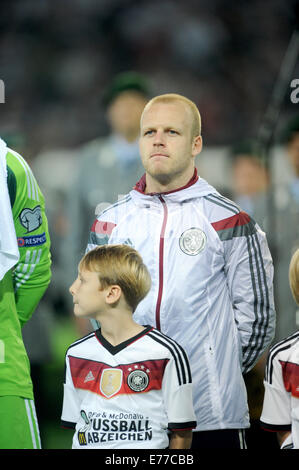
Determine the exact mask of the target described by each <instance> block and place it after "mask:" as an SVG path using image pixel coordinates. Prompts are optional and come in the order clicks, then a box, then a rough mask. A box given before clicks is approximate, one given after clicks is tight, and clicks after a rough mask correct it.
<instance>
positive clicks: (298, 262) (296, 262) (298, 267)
mask: <svg viewBox="0 0 299 470" xmlns="http://www.w3.org/2000/svg"><path fill="white" fill-rule="evenodd" d="M289 280H290V288H291V291H292V294H293V297H294V299H295V301H296V303H297V304H298V305H299V248H298V249H297V250H296V251H295V253H294V254H293V256H292V258H291V262H290V268H289Z"/></svg>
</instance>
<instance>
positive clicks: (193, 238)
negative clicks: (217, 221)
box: [179, 227, 207, 256]
mask: <svg viewBox="0 0 299 470" xmlns="http://www.w3.org/2000/svg"><path fill="white" fill-rule="evenodd" d="M206 241H207V237H206V234H205V233H204V232H203V231H202V230H201V229H200V228H196V227H192V228H189V229H188V230H185V232H183V233H182V235H181V236H180V240H179V245H180V249H181V250H182V251H183V252H184V253H186V255H190V256H196V255H198V253H200V252H201V251H202V250H203V249H204V247H205V246H206Z"/></svg>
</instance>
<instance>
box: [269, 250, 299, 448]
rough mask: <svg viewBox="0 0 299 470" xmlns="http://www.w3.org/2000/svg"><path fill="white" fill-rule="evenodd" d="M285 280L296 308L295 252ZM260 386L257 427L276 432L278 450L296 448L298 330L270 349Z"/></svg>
mask: <svg viewBox="0 0 299 470" xmlns="http://www.w3.org/2000/svg"><path fill="white" fill-rule="evenodd" d="M289 280H290V287H291V292H292V294H293V296H294V299H295V301H296V303H297V304H298V305H299V249H297V250H296V251H295V253H294V254H293V256H292V259H291V262H290V269H289ZM264 385H265V396H264V404H263V411H262V415H261V418H260V419H261V426H262V427H263V429H265V430H266V431H276V433H277V438H278V442H279V445H280V448H281V449H299V330H298V331H297V332H295V333H294V334H292V335H291V336H288V337H287V338H285V339H284V340H282V341H280V342H279V343H277V344H275V345H274V346H273V347H272V348H271V349H270V353H269V356H268V360H267V366H266V371H265V380H264Z"/></svg>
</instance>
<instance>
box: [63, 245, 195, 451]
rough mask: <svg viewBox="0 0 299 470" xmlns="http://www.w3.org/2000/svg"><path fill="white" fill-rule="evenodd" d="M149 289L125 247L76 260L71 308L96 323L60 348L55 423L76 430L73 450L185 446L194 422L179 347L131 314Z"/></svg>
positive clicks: (100, 249) (100, 250) (131, 252)
mask: <svg viewBox="0 0 299 470" xmlns="http://www.w3.org/2000/svg"><path fill="white" fill-rule="evenodd" d="M150 286H151V278H150V275H149V272H148V270H147V268H146V266H145V265H144V263H143V261H142V258H141V257H140V255H139V254H138V253H137V251H136V250H134V249H133V248H131V247H129V246H126V245H103V246H100V247H97V248H96V249H94V250H92V251H90V252H89V253H87V254H86V255H85V256H84V257H83V258H82V260H81V261H80V263H79V275H78V278H77V279H76V280H75V282H74V283H73V284H72V286H71V287H70V292H71V294H72V296H73V302H74V313H75V315H76V316H77V317H81V318H82V317H88V318H92V319H95V320H97V321H98V322H99V323H100V325H101V328H100V329H98V330H97V331H94V332H92V333H90V334H89V335H87V336H85V337H84V338H82V339H80V340H78V341H76V342H74V343H73V344H72V345H71V346H70V347H69V348H68V350H67V353H66V375H65V383H64V400H63V410H62V417H61V420H62V424H63V425H64V426H66V427H71V428H75V429H76V430H75V434H74V437H73V445H72V448H74V449H80V448H99V449H110V448H124V449H137V448H145V449H163V448H168V447H169V448H170V449H188V448H190V446H191V441H192V431H191V430H192V429H193V428H195V427H196V419H195V415H194V411H193V405H192V380H191V372H190V367H189V362H188V359H187V356H186V354H185V351H184V350H183V349H182V348H181V346H179V345H178V344H177V343H176V342H175V341H173V340H172V339H170V338H169V337H167V336H165V335H163V334H162V333H160V332H159V331H157V330H156V329H155V328H153V327H151V326H141V325H139V324H137V323H135V321H134V320H133V318H132V313H133V312H134V311H135V309H136V307H137V305H138V304H139V302H140V301H141V300H142V299H143V298H144V297H145V296H146V295H147V293H148V291H149V289H150ZM168 431H170V442H169V439H168Z"/></svg>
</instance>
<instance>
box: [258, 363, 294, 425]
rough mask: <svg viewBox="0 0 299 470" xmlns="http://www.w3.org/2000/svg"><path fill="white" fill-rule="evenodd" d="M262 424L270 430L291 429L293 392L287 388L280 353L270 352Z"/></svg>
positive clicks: (265, 381) (265, 380)
mask: <svg viewBox="0 0 299 470" xmlns="http://www.w3.org/2000/svg"><path fill="white" fill-rule="evenodd" d="M264 387H265V394H264V402H263V409H262V414H261V417H260V421H261V426H262V428H263V429H266V430H268V431H276V432H277V431H290V430H291V394H290V393H289V392H288V391H287V390H286V388H285V386H284V381H283V372H282V366H281V362H280V360H279V354H277V355H276V356H275V357H274V358H273V357H272V356H271V354H269V357H268V361H267V367H266V373H265V379H264Z"/></svg>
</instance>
